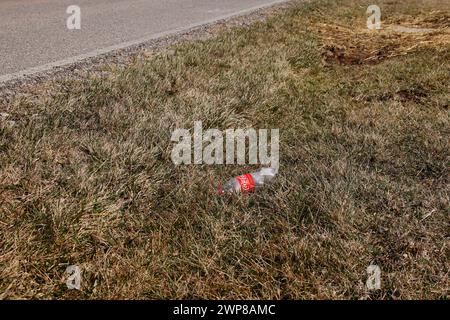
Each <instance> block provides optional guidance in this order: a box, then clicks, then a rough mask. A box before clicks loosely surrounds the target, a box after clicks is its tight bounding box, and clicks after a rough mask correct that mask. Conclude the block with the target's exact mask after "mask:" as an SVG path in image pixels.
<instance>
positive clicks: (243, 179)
mask: <svg viewBox="0 0 450 320" xmlns="http://www.w3.org/2000/svg"><path fill="white" fill-rule="evenodd" d="M236 179H237V181H238V182H239V185H240V186H241V191H242V192H250V191H253V189H255V182H254V181H253V177H252V175H251V174H250V173H247V174H243V175H242V176H238V177H236Z"/></svg>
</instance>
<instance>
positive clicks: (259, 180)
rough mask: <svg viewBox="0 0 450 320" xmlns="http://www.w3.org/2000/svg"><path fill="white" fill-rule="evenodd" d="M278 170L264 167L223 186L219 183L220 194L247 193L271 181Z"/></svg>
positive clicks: (229, 181) (231, 180)
mask: <svg viewBox="0 0 450 320" xmlns="http://www.w3.org/2000/svg"><path fill="white" fill-rule="evenodd" d="M276 174H277V172H276V170H275V169H274V168H262V169H261V170H259V171H256V172H253V173H247V174H243V175H241V176H237V177H235V178H232V179H230V180H228V181H227V182H226V183H225V184H224V185H223V186H222V185H219V188H218V192H219V194H225V193H247V192H252V191H254V190H255V189H256V188H258V187H262V186H264V185H265V184H267V183H269V182H271V181H272V180H273V179H274V178H275V176H276Z"/></svg>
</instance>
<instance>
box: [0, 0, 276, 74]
mask: <svg viewBox="0 0 450 320" xmlns="http://www.w3.org/2000/svg"><path fill="white" fill-rule="evenodd" d="M277 2H282V1H280V0H0V82H2V81H7V80H11V79H14V78H18V77H20V76H21V75H23V74H32V73H35V72H39V71H45V70H48V69H51V68H52V67H54V66H60V65H65V64H68V63H71V62H75V61H79V60H82V59H84V58H88V57H92V56H95V55H97V54H101V53H105V52H108V51H112V50H115V49H120V48H125V47H127V46H130V45H133V44H137V43H139V42H144V41H146V40H150V39H152V38H155V37H158V36H160V35H165V34H167V33H172V32H175V31H177V30H183V29H188V28H190V27H193V26H197V25H201V24H203V23H208V22H212V21H214V20H219V19H222V18H226V17H229V16H232V15H235V14H240V13H245V12H247V11H251V10H255V9H257V8H259V7H264V6H266V5H270V4H274V3H277ZM70 5H78V6H79V7H80V9H81V29H80V30H68V29H67V27H66V21H67V18H68V17H69V16H70V14H67V13H66V10H67V8H68V6H70Z"/></svg>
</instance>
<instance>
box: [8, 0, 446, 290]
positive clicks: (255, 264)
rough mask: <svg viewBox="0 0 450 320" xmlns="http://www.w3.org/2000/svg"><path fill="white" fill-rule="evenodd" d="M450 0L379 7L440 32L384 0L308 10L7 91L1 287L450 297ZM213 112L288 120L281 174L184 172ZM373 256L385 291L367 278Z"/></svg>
mask: <svg viewBox="0 0 450 320" xmlns="http://www.w3.org/2000/svg"><path fill="white" fill-rule="evenodd" d="M445 3H446V1H406V0H402V1H378V4H379V5H380V7H381V10H382V14H383V16H382V19H383V21H386V22H387V23H388V24H389V23H390V22H392V23H396V24H402V23H404V24H405V25H408V26H409V25H411V24H414V23H413V22H414V21H421V22H423V23H424V21H425V22H427V26H426V27H427V28H434V27H435V28H436V30H435V31H434V33H432V34H431V35H427V36H425V35H408V36H404V35H400V34H395V33H394V34H393V33H392V31H386V30H385V29H382V30H380V31H373V32H371V33H370V32H368V31H366V30H363V29H364V28H365V23H366V19H367V16H366V8H367V6H368V5H370V4H371V3H369V2H367V1H358V2H356V1H351V0H344V1H340V2H339V4H336V3H335V1H326V0H325V1H312V2H310V3H306V4H305V3H295V4H293V6H292V7H291V8H289V9H287V10H283V11H282V12H279V13H277V14H276V15H274V16H273V17H271V18H270V19H269V20H267V21H265V22H258V23H256V24H254V25H251V26H249V27H245V28H242V27H241V28H233V29H232V30H228V31H224V32H222V33H221V34H220V35H218V36H217V37H215V38H212V39H209V40H203V41H196V42H192V43H183V44H178V45H175V46H173V47H172V50H168V51H165V52H162V53H158V54H153V55H152V54H149V55H148V56H147V57H146V58H143V57H140V58H139V59H136V61H135V62H134V63H132V64H131V65H130V66H128V67H126V68H125V69H123V70H122V69H120V70H119V69H117V68H116V67H115V66H113V65H111V66H105V71H107V73H106V76H102V77H100V76H98V75H95V74H93V75H90V76H87V77H86V79H74V80H68V81H57V82H53V83H46V84H43V85H40V86H38V87H36V88H35V89H30V91H29V92H28V93H27V94H21V95H18V96H16V97H14V98H12V99H4V100H3V102H0V112H6V113H8V114H9V116H7V117H6V116H5V119H6V120H8V121H6V120H5V119H4V120H0V121H1V122H0V248H1V249H0V297H1V298H4V299H14V298H53V299H68V298H75V299H100V298H101V299H121V298H125V299H143V298H144V299H146V298H150V299H155V298H194V299H195V298H209V299H219V298H220V299H223V298H227V299H240V298H245V299H282V298H288V299H342V298H344V299H418V298H429V299H448V297H449V296H448V294H449V288H450V281H449V266H450V263H449V257H450V252H449V230H450V219H449V161H450V154H449V138H450V118H449V111H448V106H449V97H450V92H449V86H448V84H449V83H450V72H449V71H450V64H449V61H450V50H449V49H450V46H449V43H448V37H449V34H448V24H447V27H446V26H445V23H446V22H447V23H448V21H449V20H450V8H449V7H448V4H447V5H446V4H445ZM436 10H439V11H438V12H436ZM430 12H432V13H431V14H430ZM430 17H431V18H430ZM433 17H439V19H435V20H433V19H432V18H433ZM417 19H419V20H417ZM420 19H422V20H420ZM424 19H425V20H424ZM433 21H440V22H435V24H433ZM442 22H443V23H442ZM324 24H326V25H327V26H334V25H335V26H338V28H331V29H330V28H321V26H323V25H324ZM342 29H345V30H347V31H346V32H342V31H340V30H342ZM321 30H322V32H319V31H321ZM324 30H325V31H324ZM330 30H331V31H330ZM415 36H416V37H418V38H410V37H415ZM405 37H406V38H405ZM430 37H431V38H430ZM357 39H365V40H364V41H365V42H363V43H364V44H365V45H363V46H361V47H359V49H358V50H353V49H354V48H352V45H351V44H354V45H355V46H356V47H357V48H358V44H359V43H360V42H358V41H357ZM382 39H387V40H386V41H389V43H390V44H393V46H390V47H389V48H391V49H392V48H395V50H394V49H392V50H394V51H392V50H391V49H389V48H388V49H386V48H385V42H384V41H383V40H382ZM411 39H412V40H411ZM417 39H419V40H417ZM436 39H439V41H437V40H436ZM370 40H372V41H370ZM416 40H417V41H416ZM361 41H362V40H361ZM408 41H409V42H408ZM411 41H412V42H415V41H416V42H417V43H419V42H420V43H422V44H423V45H418V46H417V47H415V48H411V46H407V45H405V46H403V45H402V44H404V43H405V42H407V43H408V44H409V43H411ZM333 48H335V49H333ZM365 48H367V49H369V48H370V50H368V51H367V52H365V53H367V54H363V55H361V54H362V53H364V52H363V50H364V49H365ZM352 50H353V51H352ZM386 50H387V51H386ZM389 50H391V51H389ZM379 52H381V53H379ZM384 52H388V53H393V52H394V53H395V55H390V54H386V55H384V54H383V53H384ZM352 54H353V55H355V54H356V55H358V56H357V59H356V58H354V56H352ZM370 56H381V58H380V59H369V60H365V59H366V58H367V57H370ZM342 57H344V58H342ZM361 57H364V59H361ZM200 120H201V121H203V127H204V129H207V128H218V129H221V130H224V129H227V128H247V127H253V128H256V129H258V128H280V134H281V139H280V140H281V143H280V147H281V157H280V160H281V161H280V175H279V177H278V179H277V182H276V183H274V184H273V185H272V186H270V187H268V188H265V189H261V190H259V191H258V192H257V193H254V194H250V195H243V196H235V197H218V196H217V195H216V189H215V187H216V184H217V183H219V182H221V181H224V180H226V179H228V178H229V177H231V176H233V175H237V174H242V173H245V172H246V171H247V170H250V169H252V168H254V167H250V166H195V165H192V166H178V167H177V166H175V165H173V164H172V162H171V159H170V152H171V150H172V147H173V143H172V142H171V141H170V137H171V133H172V131H173V130H174V129H176V128H192V127H193V123H194V121H200ZM370 264H377V265H378V266H380V268H381V270H382V288H381V290H378V291H368V290H367V289H366V286H365V281H366V279H367V274H366V268H367V267H368V266H369V265H370ZM68 265H78V266H80V268H81V269H82V272H83V273H82V276H83V277H82V282H81V286H82V288H81V290H80V291H76V290H67V288H66V285H65V277H66V275H65V273H64V271H65V269H66V267H67V266H68Z"/></svg>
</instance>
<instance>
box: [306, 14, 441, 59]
mask: <svg viewBox="0 0 450 320" xmlns="http://www.w3.org/2000/svg"><path fill="white" fill-rule="evenodd" d="M449 24H450V16H449V14H448V13H445V12H441V11H433V12H430V13H421V14H420V15H419V16H405V15H403V16H401V17H395V19H392V20H388V21H386V22H383V24H382V29H380V30H369V29H367V28H364V27H363V26H360V27H355V26H348V25H346V26H345V25H337V24H326V23H318V24H316V25H315V30H316V31H317V32H318V34H320V37H321V38H322V40H323V41H324V47H323V59H324V62H325V64H336V63H337V64H341V65H360V64H377V63H380V62H381V61H384V60H386V59H389V58H392V57H397V56H404V55H407V54H408V53H411V52H413V51H415V50H420V49H425V48H433V49H436V50H438V51H443V50H448V49H449V47H450V29H449Z"/></svg>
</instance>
